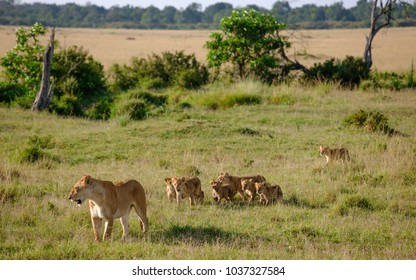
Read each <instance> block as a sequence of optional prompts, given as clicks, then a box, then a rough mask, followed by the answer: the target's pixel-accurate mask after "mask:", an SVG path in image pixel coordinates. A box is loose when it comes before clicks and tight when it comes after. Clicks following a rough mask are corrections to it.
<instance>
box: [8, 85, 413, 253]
mask: <svg viewBox="0 0 416 280" xmlns="http://www.w3.org/2000/svg"><path fill="white" fill-rule="evenodd" d="M240 88H246V91H239V90H238V89H235V88H233V89H232V93H235V92H242V93H244V94H253V95H255V96H260V97H261V100H262V101H261V103H260V104H255V105H244V106H238V105H234V106H232V107H230V108H228V107H227V108H226V109H225V107H224V109H222V107H221V106H219V108H218V109H217V110H211V109H209V108H207V107H206V106H204V105H203V104H198V102H197V101H195V99H194V100H191V101H190V103H191V105H192V106H190V107H188V106H187V107H186V108H183V109H178V107H177V106H175V105H174V104H172V105H169V106H168V107H167V109H166V112H165V113H163V114H161V115H159V116H157V117H151V118H149V119H147V120H142V121H128V122H121V121H120V120H117V119H114V120H111V121H108V122H101V121H88V120H85V119H76V118H61V117H57V116H53V115H49V114H47V113H32V112H30V111H25V110H21V109H17V108H4V107H1V108H0V155H1V156H0V259H415V258H416V253H415V252H416V192H415V190H414V186H415V184H416V177H415V174H416V140H415V132H416V122H415V121H414V120H415V119H416V105H415V104H416V95H415V92H414V91H407V92H400V93H397V92H392V93H390V92H383V93H368V92H366V93H361V92H359V91H341V90H338V89H337V88H336V87H333V88H322V89H319V88H318V89H316V88H302V87H296V86H293V87H289V86H281V87H262V88H260V89H257V90H254V88H255V86H253V84H252V83H250V84H248V85H247V84H246V85H244V84H242V85H240ZM217 90H218V91H221V92H224V91H225V89H224V88H222V89H215V88H211V89H207V93H208V94H209V95H215V94H216V91H217ZM202 95H203V92H198V93H197V94H196V97H197V98H202V97H201V96H202ZM188 96H189V95H188ZM381 97H383V98H381ZM360 109H362V110H367V111H378V112H381V113H383V114H384V115H386V116H388V118H389V120H390V123H391V125H392V127H394V128H395V129H397V130H398V131H400V132H402V133H403V134H404V135H405V136H392V137H389V136H387V135H384V134H378V133H368V132H366V131H364V130H361V129H355V128H353V127H351V128H350V127H345V126H344V125H343V120H344V119H345V118H346V117H347V116H349V115H351V114H353V113H355V112H357V111H358V110H360ZM320 145H328V146H333V147H337V146H344V147H346V148H348V149H349V151H350V154H351V157H352V161H350V162H346V163H337V164H333V165H330V166H327V167H325V166H324V163H325V160H324V159H323V158H321V157H319V146H320ZM31 147H38V149H39V151H40V152H41V155H47V156H41V157H39V158H37V159H36V160H33V161H24V160H22V155H23V152H24V151H27V149H28V148H31ZM222 171H227V172H229V173H231V174H234V175H251V174H261V175H263V176H265V177H266V179H267V180H268V181H270V182H271V183H273V184H279V185H280V186H281V188H282V190H283V194H284V200H283V203H280V204H276V205H270V206H260V205H256V204H255V205H247V204H245V203H242V202H241V201H240V200H237V201H236V203H235V204H233V205H213V204H212V199H211V197H210V195H211V191H210V185H209V181H210V180H212V179H215V178H216V177H217V176H218V175H219V174H220V172H222ZM84 174H90V175H92V176H93V177H96V178H100V179H107V180H112V181H118V180H121V179H124V178H134V179H137V180H138V181H139V182H141V183H142V185H143V186H144V187H145V191H146V195H147V199H148V217H149V221H150V231H149V233H148V234H146V235H144V234H143V233H141V231H140V230H139V225H138V221H137V218H136V216H135V214H134V213H132V215H131V221H130V225H131V232H130V233H131V234H130V237H129V238H128V240H127V241H125V242H122V241H121V233H122V229H121V225H120V224H119V223H118V222H117V223H115V227H114V232H113V236H112V240H111V241H109V242H104V243H101V244H96V243H94V242H93V232H92V226H91V222H90V217H89V211H88V209H87V207H86V205H83V207H81V208H79V207H77V206H76V205H75V204H74V203H70V202H69V201H68V199H67V195H68V193H69V191H70V189H71V187H72V186H73V184H74V183H75V182H76V181H78V180H79V178H80V177H81V176H82V175H84ZM185 174H191V175H192V174H194V175H195V174H198V176H199V178H200V179H201V181H202V188H203V190H204V191H205V196H206V199H205V203H204V204H203V205H199V206H196V207H194V208H193V209H190V208H189V205H188V204H187V203H183V204H182V205H180V207H177V206H176V204H170V203H169V202H168V200H167V198H166V194H165V185H164V178H165V177H168V176H174V175H177V176H180V175H185Z"/></svg>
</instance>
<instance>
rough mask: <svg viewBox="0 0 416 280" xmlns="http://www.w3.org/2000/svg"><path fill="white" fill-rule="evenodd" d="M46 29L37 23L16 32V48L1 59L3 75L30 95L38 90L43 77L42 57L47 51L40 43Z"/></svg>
mask: <svg viewBox="0 0 416 280" xmlns="http://www.w3.org/2000/svg"><path fill="white" fill-rule="evenodd" d="M45 32H46V28H45V27H43V26H42V24H40V23H35V24H34V25H33V26H32V27H30V28H27V29H26V28H23V27H21V28H19V29H17V31H16V46H15V47H14V48H13V49H11V50H10V51H9V52H7V53H6V54H5V56H3V57H2V58H0V65H1V66H2V67H3V72H2V74H3V75H4V77H5V80H6V81H7V82H9V83H11V84H18V85H21V86H23V87H25V88H26V89H27V90H28V91H29V92H30V93H32V94H33V93H35V91H36V90H38V87H39V84H40V80H41V77H42V55H43V52H44V50H45V48H44V46H42V45H41V44H40V42H39V36H41V35H44V34H45Z"/></svg>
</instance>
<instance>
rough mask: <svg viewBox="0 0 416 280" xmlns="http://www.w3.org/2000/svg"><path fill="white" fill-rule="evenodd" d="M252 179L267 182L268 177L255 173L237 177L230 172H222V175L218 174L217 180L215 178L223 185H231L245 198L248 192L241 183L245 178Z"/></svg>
mask: <svg viewBox="0 0 416 280" xmlns="http://www.w3.org/2000/svg"><path fill="white" fill-rule="evenodd" d="M250 179H251V180H252V181H253V182H254V183H256V182H265V181H266V179H265V178H264V177H263V176H261V175H255V176H245V177H236V176H231V175H230V174H228V173H221V174H220V176H218V178H217V180H215V181H216V182H218V183H219V184H220V185H221V186H226V185H228V186H230V187H231V188H233V189H234V191H235V193H237V192H238V193H239V194H240V196H241V198H242V199H243V200H245V199H246V193H245V191H244V190H243V187H242V185H241V182H242V181H243V180H250Z"/></svg>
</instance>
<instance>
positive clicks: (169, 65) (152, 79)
mask: <svg viewBox="0 0 416 280" xmlns="http://www.w3.org/2000/svg"><path fill="white" fill-rule="evenodd" d="M110 77H111V80H112V81H111V87H112V88H113V89H114V90H117V91H125V90H128V89H132V88H134V87H136V86H140V87H142V88H145V89H162V88H167V87H169V86H178V87H181V88H185V89H196V88H199V87H201V86H202V85H205V84H206V83H207V82H208V79H209V74H208V70H207V68H206V67H205V66H203V65H201V64H200V63H199V62H198V61H197V60H196V58H195V55H194V54H192V55H186V54H185V53H184V52H183V51H179V52H178V51H177V52H175V53H170V52H164V53H162V55H161V56H160V55H157V54H152V55H151V56H149V57H148V58H147V59H144V58H141V59H139V58H137V57H135V58H133V59H132V61H131V63H130V65H123V66H120V65H117V64H116V65H113V66H112V67H111V69H110Z"/></svg>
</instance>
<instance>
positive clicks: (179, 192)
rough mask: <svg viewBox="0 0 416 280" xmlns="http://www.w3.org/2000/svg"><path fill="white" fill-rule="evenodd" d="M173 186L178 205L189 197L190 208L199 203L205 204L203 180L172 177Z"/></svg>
mask: <svg viewBox="0 0 416 280" xmlns="http://www.w3.org/2000/svg"><path fill="white" fill-rule="evenodd" d="M172 185H173V187H174V188H175V190H176V201H177V203H178V204H179V203H180V202H181V201H182V200H183V199H185V198H187V197H189V203H190V206H192V205H196V204H197V202H198V203H200V204H202V203H203V201H204V192H203V191H202V190H201V180H199V178H198V177H192V178H187V177H181V178H176V177H172Z"/></svg>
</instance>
